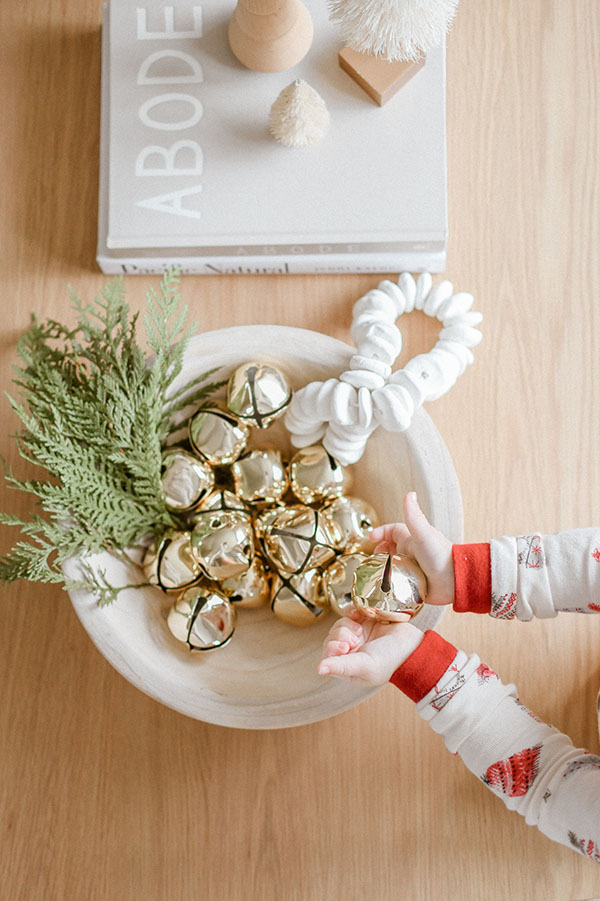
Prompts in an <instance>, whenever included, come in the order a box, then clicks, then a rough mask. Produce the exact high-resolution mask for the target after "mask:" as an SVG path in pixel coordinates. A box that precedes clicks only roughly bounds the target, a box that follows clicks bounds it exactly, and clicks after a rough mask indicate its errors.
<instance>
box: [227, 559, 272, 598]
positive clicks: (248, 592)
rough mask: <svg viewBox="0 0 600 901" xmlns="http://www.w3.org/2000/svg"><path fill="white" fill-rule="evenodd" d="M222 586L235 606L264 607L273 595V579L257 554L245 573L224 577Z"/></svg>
mask: <svg viewBox="0 0 600 901" xmlns="http://www.w3.org/2000/svg"><path fill="white" fill-rule="evenodd" d="M220 587H221V590H222V591H223V592H224V593H225V594H226V595H227V597H228V598H229V600H230V601H231V603H232V604H233V605H234V606H235V607H262V606H263V604H266V603H267V601H268V600H269V599H270V597H271V580H270V579H269V576H268V575H267V572H266V570H265V567H264V565H263V562H262V560H261V559H260V557H258V556H256V555H255V556H254V559H253V560H252V563H251V564H250V567H249V568H248V569H247V570H246V572H245V573H242V575H241V576H232V577H231V578H229V579H222V580H221V582H220Z"/></svg>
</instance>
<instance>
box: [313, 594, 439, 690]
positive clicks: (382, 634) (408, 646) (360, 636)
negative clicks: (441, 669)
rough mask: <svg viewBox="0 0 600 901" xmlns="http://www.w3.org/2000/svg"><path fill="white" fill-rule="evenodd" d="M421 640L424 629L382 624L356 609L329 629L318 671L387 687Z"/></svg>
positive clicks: (321, 673) (400, 624)
mask: <svg viewBox="0 0 600 901" xmlns="http://www.w3.org/2000/svg"><path fill="white" fill-rule="evenodd" d="M422 639H423V633H422V632H421V630H420V629H417V627H416V626H411V624H410V623H408V622H406V623H379V622H377V621H376V620H372V619H368V620H367V619H364V618H363V617H362V616H361V615H360V613H359V612H358V611H357V610H356V611H353V612H352V614H351V616H344V617H343V618H342V619H339V620H338V621H337V622H336V623H334V625H333V626H332V627H331V629H330V630H329V634H328V636H327V638H326V639H325V642H324V643H323V657H322V659H321V662H320V663H319V667H318V672H319V673H320V675H322V676H326V675H331V676H339V677H341V678H342V679H346V680H347V681H348V682H366V683H367V684H368V685H385V683H386V682H388V681H389V679H390V677H391V676H392V675H393V673H395V671H396V670H397V669H398V667H399V666H400V665H401V664H402V663H404V661H405V660H406V659H407V658H408V657H410V655H411V654H412V652H413V651H414V650H415V649H416V648H417V647H418V646H419V645H420V644H421V641H422Z"/></svg>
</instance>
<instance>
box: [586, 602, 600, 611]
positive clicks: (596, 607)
mask: <svg viewBox="0 0 600 901" xmlns="http://www.w3.org/2000/svg"><path fill="white" fill-rule="evenodd" d="M588 610H593V611H594V613H600V604H594V603H592V604H588Z"/></svg>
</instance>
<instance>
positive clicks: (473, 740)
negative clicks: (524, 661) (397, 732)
mask: <svg viewBox="0 0 600 901" xmlns="http://www.w3.org/2000/svg"><path fill="white" fill-rule="evenodd" d="M417 709H418V712H419V715H420V716H421V717H422V718H423V719H424V720H426V721H427V722H428V723H429V725H430V726H431V728H432V729H433V730H434V731H435V732H437V733H439V734H440V735H441V736H442V737H443V739H444V742H445V744H446V746H447V748H448V749H449V750H450V751H451V752H453V753H458V755H459V756H460V757H461V759H462V760H463V761H464V763H465V765H466V766H467V767H468V769H469V770H470V771H471V772H472V773H474V774H475V776H477V778H478V779H480V780H481V781H482V782H483V783H484V784H485V785H487V787H488V788H489V789H490V790H491V791H493V792H494V794H496V795H497V796H498V797H499V798H501V799H502V801H503V802H504V803H505V805H506V806H507V807H508V808H509V809H510V810H516V811H517V812H518V813H520V814H521V815H522V816H523V817H524V818H525V821H526V822H527V823H528V824H529V825H534V826H537V827H538V829H539V830H540V831H541V832H543V833H544V835H547V836H548V837H549V838H551V839H553V840H554V841H556V842H560V843H561V844H563V845H567V846H568V847H571V848H573V849H575V850H576V851H578V852H579V853H580V854H582V855H584V856H586V857H589V858H591V859H592V860H594V861H595V862H596V863H600V757H597V756H596V755H595V754H590V753H589V752H588V751H585V750H584V749H582V748H575V747H574V746H573V745H572V743H571V741H570V740H569V738H568V737H567V736H566V735H563V734H562V733H561V732H559V731H558V730H557V729H555V728H554V727H552V726H548V725H546V723H543V722H542V721H541V720H540V719H539V718H538V717H536V716H534V714H532V713H531V711H529V710H528V709H527V708H526V707H525V706H524V705H523V704H521V703H520V701H519V700H518V698H517V695H516V689H515V686H514V685H503V683H502V682H501V681H500V679H499V678H498V676H497V675H496V674H495V673H494V672H493V671H492V670H491V669H490V668H489V667H487V666H486V665H485V664H482V663H481V661H480V659H479V657H478V656H477V655H476V654H473V655H471V656H467V655H466V654H465V653H464V652H463V651H457V654H456V657H455V659H454V662H453V663H452V664H451V665H450V667H449V668H448V669H447V670H446V672H445V673H444V675H443V676H442V677H441V678H440V679H439V680H438V682H437V683H436V685H435V686H434V687H433V688H432V689H431V691H429V692H428V694H427V695H425V697H423V698H422V699H421V700H420V701H419V702H418V705H417Z"/></svg>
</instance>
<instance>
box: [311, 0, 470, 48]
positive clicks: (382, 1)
mask: <svg viewBox="0 0 600 901" xmlns="http://www.w3.org/2000/svg"><path fill="white" fill-rule="evenodd" d="M328 5H329V10H330V18H331V19H332V20H334V21H337V22H339V23H340V25H341V30H342V40H343V41H344V42H345V43H346V44H347V45H348V47H351V48H352V49H353V50H357V51H358V52H360V53H371V54H373V55H374V56H381V57H384V58H385V59H389V60H416V59H418V58H419V57H420V56H422V55H423V54H424V53H427V51H428V50H431V49H432V47H437V46H438V44H440V43H441V42H442V40H443V38H444V35H445V34H446V32H447V31H448V30H449V29H450V27H451V25H452V21H453V19H454V14H455V12H456V7H457V6H458V0H328Z"/></svg>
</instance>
